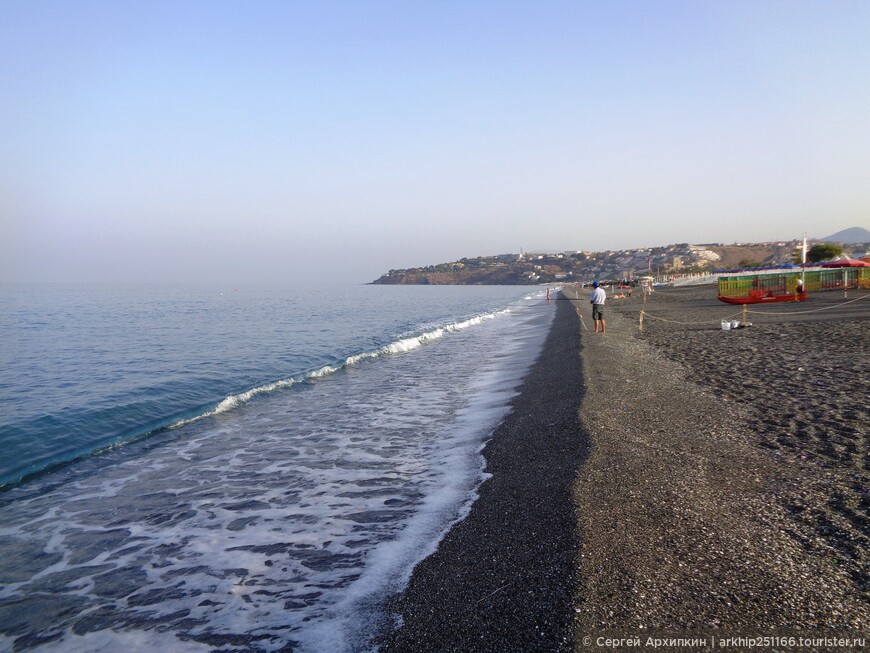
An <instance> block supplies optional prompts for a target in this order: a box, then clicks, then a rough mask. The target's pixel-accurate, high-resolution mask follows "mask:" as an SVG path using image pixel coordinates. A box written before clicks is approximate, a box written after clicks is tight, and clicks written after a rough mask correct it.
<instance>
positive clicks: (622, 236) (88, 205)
mask: <svg viewBox="0 0 870 653" xmlns="http://www.w3.org/2000/svg"><path fill="white" fill-rule="evenodd" d="M853 226H859V227H864V228H870V2H867V1H866V0H857V1H848V0H819V1H805V0H782V1H773V0H749V1H742V0H721V1H720V0H703V1H698V0H687V1H679V0H657V1H640V2H635V1H621V0H601V1H596V2H590V1H583V0H573V1H569V2H548V1H546V0H531V1H528V2H515V1H511V0H500V1H484V0H479V1H476V0H455V1H454V0H441V1H440V2H434V1H432V2H429V1H426V0H404V1H398V0H394V1H388V0H381V1H379V0H372V1H368V0H348V1H342V0H317V1H310V2H308V1H301V0H300V1H293V0H282V1H274V2H273V1H269V0H246V1H242V0H239V1H235V2H229V1H223V0H203V1H197V0H173V1H172V2H162V1H160V0H148V1H147V2H140V1H138V0H124V1H123V2H117V1H115V0H109V1H104V2H97V1H85V0H62V1H50V0H2V2H0V281H11V282H65V281H72V282H220V283H245V282H290V283H304V282H310V281H312V280H318V281H327V282H341V283H344V282H348V283H366V282H368V281H371V280H373V279H375V278H377V277H378V276H380V275H381V274H382V273H383V272H386V271H387V270H389V269H393V268H405V267H415V266H424V265H430V264H436V263H440V262H446V261H453V260H458V259H460V258H463V257H475V256H485V255H495V254H502V253H519V252H520V251H521V250H524V251H527V252H529V251H568V250H587V251H588V250H592V251H600V250H606V249H622V248H633V247H649V246H657V245H667V244H671V243H683V242H694V243H707V242H722V243H732V242H759V241H769V240H780V239H789V240H790V239H797V238H801V237H802V236H803V234H804V233H807V234H808V235H809V236H810V237H823V236H826V235H828V234H831V233H833V232H835V231H838V230H840V229H844V228H847V227H853Z"/></svg>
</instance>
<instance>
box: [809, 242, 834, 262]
mask: <svg viewBox="0 0 870 653" xmlns="http://www.w3.org/2000/svg"><path fill="white" fill-rule="evenodd" d="M842 253H843V248H842V247H839V246H837V245H831V244H829V243H818V244H816V245H813V246H812V247H810V251H808V252H807V261H809V262H810V263H818V262H819V261H827V260H828V259H832V258H834V257H835V256H839V255H840V254H842Z"/></svg>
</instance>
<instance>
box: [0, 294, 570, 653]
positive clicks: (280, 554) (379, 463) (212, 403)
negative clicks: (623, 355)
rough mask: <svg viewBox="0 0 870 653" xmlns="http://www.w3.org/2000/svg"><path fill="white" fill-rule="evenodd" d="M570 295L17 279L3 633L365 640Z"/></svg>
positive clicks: (189, 643) (257, 641)
mask: <svg viewBox="0 0 870 653" xmlns="http://www.w3.org/2000/svg"><path fill="white" fill-rule="evenodd" d="M553 314H554V307H553V306H552V305H550V304H548V303H547V302H546V300H545V299H544V292H543V291H539V290H538V289H529V288H519V287H417V286H414V287H395V286H331V287H323V286H310V287H270V288H252V287H242V288H238V289H234V288H225V287H202V286H198V287H190V286H171V287H154V286H141V287H137V286H124V287H106V286H72V285H58V286H32V287H25V286H0V333H2V336H3V337H2V339H0V409H2V410H0V447H2V451H3V455H2V457H0V483H3V484H4V491H2V492H0V650H7V649H9V650H12V649H14V650H39V651H73V652H82V651H108V652H111V651H130V650H150V649H156V650H172V651H212V650H221V651H280V650H285V651H286V650H298V651H361V650H369V649H370V648H371V641H372V638H373V637H374V636H375V635H376V633H377V632H378V630H379V629H380V628H383V627H384V626H388V625H389V618H390V617H389V615H386V614H384V613H383V611H382V610H381V608H380V606H381V604H382V602H383V600H384V598H385V597H387V596H388V595H389V594H391V593H393V592H396V591H399V590H400V589H401V587H402V586H403V584H404V583H405V582H406V580H407V578H408V576H409V574H410V572H411V570H412V568H413V566H414V564H416V562H418V561H419V560H420V559H422V558H423V557H425V555H428V554H429V553H430V552H431V551H432V550H434V547H435V546H436V545H437V542H438V540H439V538H440V537H441V536H442V535H443V533H444V532H445V531H446V529H447V528H449V526H450V524H452V523H454V522H455V521H456V520H457V519H461V518H462V517H463V516H464V514H465V513H466V511H467V509H468V508H469V506H470V504H471V502H472V501H473V498H474V496H475V488H476V486H477V485H478V484H479V482H480V481H481V480H482V479H483V478H484V473H483V468H482V457H481V456H480V449H481V447H482V445H483V444H484V442H485V441H486V439H487V438H488V436H489V435H490V434H491V432H492V430H493V429H494V427H495V426H496V425H497V424H498V422H499V421H500V420H501V418H502V417H503V416H504V415H505V413H506V411H507V405H508V401H509V400H510V398H511V397H512V396H513V394H514V392H515V388H516V387H517V385H518V384H519V382H520V381H521V379H522V377H523V375H524V374H525V372H526V371H527V370H528V368H529V366H530V365H531V363H532V362H533V360H534V358H535V357H536V356H537V354H538V353H539V351H540V347H541V345H542V343H543V339H544V337H545V336H546V332H547V328H548V326H549V324H550V321H551V320H552V316H553Z"/></svg>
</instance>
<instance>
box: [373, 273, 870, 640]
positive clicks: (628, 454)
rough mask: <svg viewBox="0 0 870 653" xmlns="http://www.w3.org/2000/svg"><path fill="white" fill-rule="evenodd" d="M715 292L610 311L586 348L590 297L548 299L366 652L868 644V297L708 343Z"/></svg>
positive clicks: (750, 317)
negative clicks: (535, 352) (444, 514)
mask: <svg viewBox="0 0 870 653" xmlns="http://www.w3.org/2000/svg"><path fill="white" fill-rule="evenodd" d="M715 292H716V291H715V287H714V286H703V287H697V288H686V289H662V290H661V291H657V292H655V293H653V294H652V295H651V296H649V297H648V298H647V299H646V301H644V297H643V295H641V294H640V293H638V292H635V293H634V294H633V296H632V297H631V298H628V299H621V300H616V299H610V300H608V303H607V309H606V314H605V315H606V319H607V327H608V331H607V333H606V334H595V333H592V331H591V328H592V321H591V311H590V307H589V303H588V299H587V294H588V291H587V290H580V291H575V290H574V289H572V288H568V289H566V290H565V292H564V295H563V296H562V297H563V298H564V299H562V300H561V301H559V306H558V309H557V314H556V318H555V321H554V324H553V327H552V330H551V333H550V335H549V338H548V340H547V343H546V345H545V347H544V350H543V353H542V354H541V356H540V358H539V359H538V361H537V363H536V364H535V366H534V367H533V369H532V371H531V372H530V373H529V375H528V376H527V377H526V380H525V382H524V384H523V386H522V387H521V388H520V394H519V395H518V396H517V397H516V398H515V399H514V401H513V405H512V412H511V413H510V414H509V415H508V417H507V418H506V419H505V420H504V422H503V423H502V424H501V425H500V426H499V428H498V429H497V430H496V431H495V433H494V434H493V437H492V439H491V441H490V443H489V444H488V445H487V447H486V449H485V450H484V456H485V457H486V460H487V471H488V472H489V473H490V474H492V477H491V478H490V479H489V480H487V481H486V482H485V483H484V484H483V485H482V486H481V488H480V498H479V499H478V501H477V502H476V503H475V504H474V506H473V508H472V510H471V513H470V515H469V517H468V518H467V519H466V520H464V521H463V522H461V523H459V524H457V525H456V526H455V527H454V528H453V529H452V530H451V531H450V532H449V533H448V534H447V536H446V537H445V539H444V540H443V541H442V542H441V545H440V546H439V549H438V551H437V552H436V553H435V554H434V555H433V556H430V557H429V558H427V559H426V560H424V561H423V562H422V563H421V564H420V565H419V566H418V567H417V569H416V570H415V572H414V574H413V576H412V578H411V581H410V583H409V585H408V588H407V590H406V591H405V592H404V593H403V594H402V595H400V596H399V597H398V598H397V599H396V600H395V601H394V603H393V605H392V606H391V607H392V609H393V610H394V611H395V613H396V614H397V615H398V620H399V623H400V624H401V626H400V627H399V628H397V629H396V630H394V632H392V634H391V635H390V636H389V637H388V638H387V640H386V641H385V642H384V643H383V646H382V650H385V651H414V650H432V651H571V650H586V649H587V648H595V647H596V643H597V642H603V641H604V640H603V639H602V638H606V637H645V636H648V635H650V636H651V635H656V636H661V637H674V638H679V637H684V638H685V637H701V638H704V637H706V638H712V637H716V638H726V637H734V636H738V635H741V634H743V635H745V634H747V633H749V634H752V635H756V636H769V637H773V636H788V635H797V634H801V635H808V636H815V635H818V636H822V635H833V636H837V637H862V636H863V637H866V636H867V635H868V624H870V602H868V594H867V571H868V570H867V557H868V547H867V543H868V528H867V526H868V522H867V507H868V504H870V501H868V486H870V483H868V474H867V459H866V456H867V442H866V438H867V433H868V431H870V427H868V423H870V419H868V407H867V397H868V396H870V391H868V390H870V388H868V383H870V381H868V376H867V374H866V362H867V341H868V324H870V322H868V317H870V299H862V295H861V294H859V293H857V292H856V291H850V292H849V294H848V296H847V297H844V295H843V292H842V291H839V292H836V291H831V292H824V293H816V294H813V295H811V300H810V301H808V302H806V303H802V304H792V303H788V304H779V305H776V306H763V307H758V308H757V309H751V312H750V313H748V314H747V321H748V322H751V323H752V326H749V327H746V328H741V329H737V330H729V331H723V330H722V329H721V326H720V324H721V321H722V320H724V319H726V317H727V318H729V319H741V318H742V315H741V314H740V307H734V306H727V305H724V304H722V303H720V302H718V301H717V300H716V299H715ZM865 294H866V293H865ZM575 298H576V299H575ZM846 302H850V303H848V304H847V303H846ZM750 308H751V307H750ZM577 309H579V311H580V313H579V315H582V320H579V319H578V313H577V312H576V310H577ZM641 311H643V312H644V314H645V315H644V321H643V331H642V332H641V331H640V329H639V326H640V319H639V318H640V313H641ZM804 650H814V649H813V648H812V647H810V648H807V649H804ZM816 650H828V649H826V648H825V647H824V646H822V647H818V648H817V649H816Z"/></svg>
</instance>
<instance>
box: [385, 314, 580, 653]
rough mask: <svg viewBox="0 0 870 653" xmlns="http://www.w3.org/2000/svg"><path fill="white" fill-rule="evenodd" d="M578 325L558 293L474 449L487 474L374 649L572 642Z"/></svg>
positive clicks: (563, 646)
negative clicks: (540, 341)
mask: <svg viewBox="0 0 870 653" xmlns="http://www.w3.org/2000/svg"><path fill="white" fill-rule="evenodd" d="M577 326H578V325H577V319H576V314H575V313H574V308H573V306H572V305H571V304H570V302H567V301H557V305H556V315H555V316H554V318H553V322H552V324H551V326H550V332H549V333H548V335H547V338H546V341H545V343H544V347H543V349H542V351H541V354H540V355H539V357H538V359H537V360H536V361H535V363H533V365H532V367H531V369H530V370H529V372H528V374H527V375H526V377H525V379H524V380H523V382H522V384H521V386H520V388H519V394H518V395H517V396H516V397H514V398H513V400H512V401H511V411H510V413H509V414H508V415H507V416H506V417H505V419H504V420H503V422H502V423H501V424H500V425H499V426H498V427H497V428H496V430H495V432H494V433H493V435H492V437H491V438H490V440H489V442H488V443H487V445H486V446H485V447H484V449H483V456H484V458H485V460H486V469H485V471H486V473H488V474H491V477H490V478H488V479H487V480H486V481H484V483H482V484H481V486H480V489H479V498H478V499H477V501H475V503H474V504H473V505H472V507H471V511H470V512H469V514H468V516H467V517H466V518H465V519H464V520H463V521H461V522H459V523H458V524H456V525H455V526H454V527H453V528H452V529H451V530H450V531H449V532H448V533H447V535H446V536H445V537H444V539H443V540H442V541H441V543H440V544H439V546H438V550H437V551H436V552H435V553H434V554H433V555H431V556H429V557H428V558H426V559H425V560H423V561H422V562H421V563H420V564H419V565H417V567H416V568H415V569H414V572H413V574H412V576H411V580H410V582H409V584H408V587H407V588H406V590H405V591H404V592H403V593H402V594H400V595H399V596H397V597H395V598H394V599H392V600H391V601H390V602H389V603H388V605H387V610H388V612H390V613H393V614H399V615H401V621H402V626H401V627H400V628H398V629H397V630H396V631H394V632H392V633H389V634H388V635H387V637H386V638H385V640H384V641H382V642H380V644H381V647H380V650H381V651H382V652H384V653H388V652H390V653H395V652H399V651H414V652H419V651H468V652H470V651H534V650H537V651H570V650H572V647H573V645H572V643H571V632H570V631H571V622H572V618H573V593H574V588H575V578H574V575H575V568H576V558H577V552H578V544H579V540H578V534H577V530H576V528H577V524H576V520H575V517H574V508H573V502H572V496H571V485H572V483H573V480H574V475H575V474H576V470H577V469H578V468H579V467H580V466H581V465H582V463H583V460H584V458H585V457H586V455H587V449H588V447H587V444H586V437H585V435H584V434H583V431H582V429H581V428H580V425H579V419H578V408H579V405H580V400H581V397H582V369H581V365H580V358H579V352H580V339H579V332H578V331H577Z"/></svg>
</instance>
